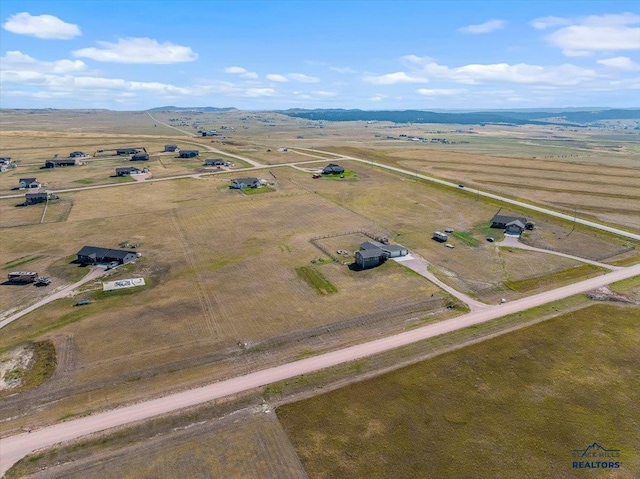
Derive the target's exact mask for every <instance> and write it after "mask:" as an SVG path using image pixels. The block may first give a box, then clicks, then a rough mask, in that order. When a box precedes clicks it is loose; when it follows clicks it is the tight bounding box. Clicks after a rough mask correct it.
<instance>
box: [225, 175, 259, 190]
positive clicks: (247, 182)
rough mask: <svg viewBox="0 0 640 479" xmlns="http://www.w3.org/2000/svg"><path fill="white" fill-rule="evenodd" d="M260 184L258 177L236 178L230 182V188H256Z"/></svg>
mask: <svg viewBox="0 0 640 479" xmlns="http://www.w3.org/2000/svg"><path fill="white" fill-rule="evenodd" d="M258 186H260V180H259V179H258V178H236V179H235V180H233V181H232V182H231V186H230V188H234V189H238V190H240V189H242V188H257V187H258Z"/></svg>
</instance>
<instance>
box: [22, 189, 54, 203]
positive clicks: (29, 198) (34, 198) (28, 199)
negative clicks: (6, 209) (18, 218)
mask: <svg viewBox="0 0 640 479" xmlns="http://www.w3.org/2000/svg"><path fill="white" fill-rule="evenodd" d="M49 198H50V196H49V193H47V192H42V193H25V195H24V204H25V205H37V204H38V203H46V202H47V200H48V199H49Z"/></svg>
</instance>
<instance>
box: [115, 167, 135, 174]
mask: <svg viewBox="0 0 640 479" xmlns="http://www.w3.org/2000/svg"><path fill="white" fill-rule="evenodd" d="M119 171H128V172H131V171H140V168H138V167H135V166H123V167H118V168H116V173H117V172H119Z"/></svg>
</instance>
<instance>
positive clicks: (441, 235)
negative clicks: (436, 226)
mask: <svg viewBox="0 0 640 479" xmlns="http://www.w3.org/2000/svg"><path fill="white" fill-rule="evenodd" d="M431 238H432V239H434V240H436V241H440V243H444V242H446V241H447V240H448V239H449V236H448V235H447V234H446V233H441V232H440V231H436V232H434V233H433V236H432V237H431Z"/></svg>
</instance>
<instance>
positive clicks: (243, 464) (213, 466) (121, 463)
mask: <svg viewBox="0 0 640 479" xmlns="http://www.w3.org/2000/svg"><path fill="white" fill-rule="evenodd" d="M117 440H118V439H117V438H115V442H116V443H117ZM95 446H96V447H95V448H94V449H93V455H92V456H91V457H87V458H85V459H84V460H77V461H76V462H73V463H70V464H65V465H63V466H58V467H55V466H54V467H51V468H49V469H46V470H44V471H40V472H36V473H35V474H31V475H30V476H29V477H31V478H32V479H54V478H60V479H62V478H64V479H73V478H77V479H80V478H82V479H120V478H122V477H127V478H130V479H137V478H139V479H145V478H151V477H152V478H154V479H162V478H165V479H173V478H176V477H188V478H238V479H240V478H246V479H253V478H258V477H259V478H264V479H303V478H306V477H307V474H306V473H305V471H304V468H303V467H302V464H301V463H300V460H299V459H298V457H297V455H296V452H295V449H293V447H292V446H291V443H290V442H289V439H288V438H287V435H286V433H285V432H284V431H283V430H282V427H281V426H280V424H279V422H278V420H277V418H276V417H275V414H273V413H269V414H265V413H257V412H256V413H253V414H251V413H248V412H242V413H240V414H233V415H230V416H228V417H226V418H222V419H218V420H209V421H201V422H199V423H194V424H190V425H188V426H187V427H186V428H176V429H174V430H173V431H168V432H166V431H165V432H163V434H160V435H158V436H157V437H154V438H153V439H151V440H149V439H147V440H146V441H145V442H139V443H138V444H136V445H134V446H130V447H129V448H127V449H126V450H124V451H123V450H118V449H117V448H114V447H113V445H112V444H109V442H107V443H105V444H104V445H100V444H96V445H95ZM70 452H73V451H70ZM35 457H36V458H37V456H35ZM98 457H100V459H101V460H99V461H97V460H96V459H97V458H98ZM41 459H43V458H42V457H41V458H39V459H36V460H34V461H33V462H32V464H30V465H28V466H31V467H28V466H26V465H25V466H23V468H22V470H23V471H25V470H27V471H28V470H31V471H33V465H34V464H38V463H39V462H40V461H41ZM19 473H20V469H16V470H15V472H14V474H13V475H9V476H8V478H7V479H10V478H11V477H20V476H19V475H18V474H19Z"/></svg>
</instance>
